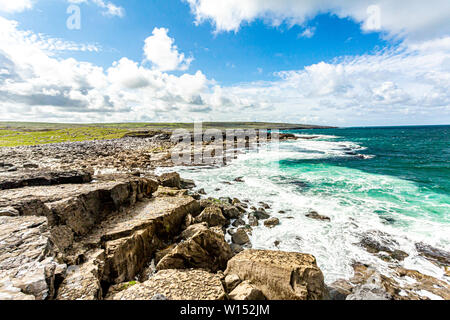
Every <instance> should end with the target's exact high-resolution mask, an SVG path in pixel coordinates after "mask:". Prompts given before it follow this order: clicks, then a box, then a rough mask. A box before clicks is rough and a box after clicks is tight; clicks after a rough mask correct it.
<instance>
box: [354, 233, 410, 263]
mask: <svg viewBox="0 0 450 320" xmlns="http://www.w3.org/2000/svg"><path fill="white" fill-rule="evenodd" d="M360 245H361V246H362V247H363V248H365V249H366V250H367V251H368V252H370V253H373V254H377V255H378V257H379V258H380V259H382V260H385V261H390V260H397V261H403V260H404V259H405V258H407V257H408V254H407V253H406V252H404V251H402V250H399V249H397V248H396V247H398V246H399V244H398V243H397V241H395V240H394V239H392V238H391V237H390V236H389V235H388V234H386V233H384V232H381V231H369V232H367V233H365V234H364V235H363V237H362V240H361V242H360Z"/></svg>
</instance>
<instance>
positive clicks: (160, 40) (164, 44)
mask: <svg viewBox="0 0 450 320" xmlns="http://www.w3.org/2000/svg"><path fill="white" fill-rule="evenodd" d="M168 32H169V30H168V29H166V28H154V29H153V32H152V35H151V36H150V37H148V38H147V39H145V46H144V54H145V58H146V59H147V60H148V61H150V62H151V63H152V64H153V67H154V69H157V70H160V71H173V70H187V69H188V68H189V65H190V64H191V62H192V60H193V58H192V57H190V58H186V57H185V55H184V53H179V52H178V48H177V46H176V45H174V42H175V40H174V39H173V38H170V37H169V36H168Z"/></svg>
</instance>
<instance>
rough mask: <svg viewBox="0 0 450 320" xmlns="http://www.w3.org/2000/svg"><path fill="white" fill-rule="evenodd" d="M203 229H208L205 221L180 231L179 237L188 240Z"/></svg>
mask: <svg viewBox="0 0 450 320" xmlns="http://www.w3.org/2000/svg"><path fill="white" fill-rule="evenodd" d="M204 230H208V224H207V223H205V222H203V223H196V224H193V225H190V226H189V227H188V228H186V230H184V231H183V232H182V233H181V239H183V240H188V239H189V238H192V237H193V236H194V235H195V234H196V233H197V232H199V231H204Z"/></svg>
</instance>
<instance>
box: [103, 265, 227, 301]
mask: <svg viewBox="0 0 450 320" xmlns="http://www.w3.org/2000/svg"><path fill="white" fill-rule="evenodd" d="M156 295H163V296H164V297H166V298H167V299H168V300H224V299H225V296H226V293H225V290H224V289H223V286H222V282H221V281H220V277H219V276H217V275H215V274H212V273H209V272H207V271H203V270H162V271H159V272H158V273H157V274H156V275H155V276H154V277H152V278H151V279H150V280H148V281H146V282H144V283H141V284H136V285H134V286H132V287H130V288H128V289H127V290H124V291H121V292H119V293H117V294H115V295H114V296H112V297H111V299H112V300H152V299H153V298H154V297H155V296H156Z"/></svg>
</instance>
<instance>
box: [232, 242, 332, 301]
mask: <svg viewBox="0 0 450 320" xmlns="http://www.w3.org/2000/svg"><path fill="white" fill-rule="evenodd" d="M232 274H235V275H237V276H238V277H239V279H241V280H243V281H250V283H251V284H252V285H253V286H256V288H258V289H259V290H261V291H262V293H263V294H264V296H265V297H266V298H267V299H269V300H320V299H323V298H325V297H326V295H327V293H326V289H325V284H324V281H323V275H322V272H321V271H320V269H319V268H318V267H317V263H316V259H315V258H314V257H313V256H311V255H308V254H301V253H293V252H279V251H265V250H245V251H243V252H241V253H239V254H238V255H236V256H235V257H233V258H232V259H231V260H230V261H229V262H228V266H227V269H226V271H225V275H227V276H228V275H232Z"/></svg>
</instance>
